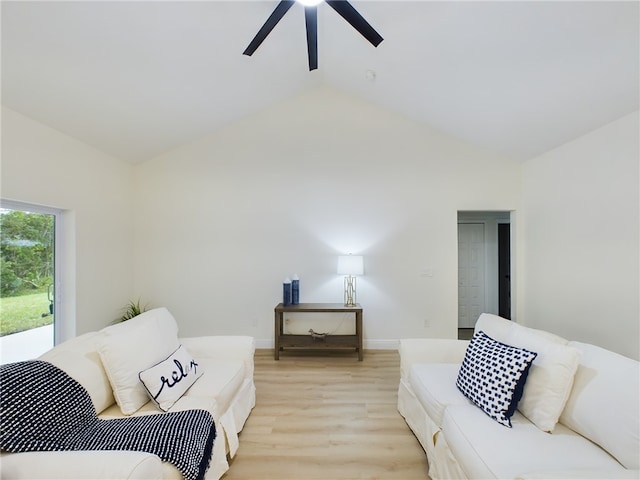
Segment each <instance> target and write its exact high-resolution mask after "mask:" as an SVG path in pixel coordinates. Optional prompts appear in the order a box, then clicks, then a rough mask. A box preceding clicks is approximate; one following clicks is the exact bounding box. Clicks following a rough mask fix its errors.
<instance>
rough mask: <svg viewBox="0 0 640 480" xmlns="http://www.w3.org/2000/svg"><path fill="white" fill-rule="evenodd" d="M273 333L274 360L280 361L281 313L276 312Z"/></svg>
mask: <svg viewBox="0 0 640 480" xmlns="http://www.w3.org/2000/svg"><path fill="white" fill-rule="evenodd" d="M274 320H275V321H274V324H275V332H274V336H273V339H274V347H275V348H274V349H273V352H274V358H275V359H276V360H280V335H281V334H282V312H276V315H275V319H274Z"/></svg>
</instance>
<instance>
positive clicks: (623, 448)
mask: <svg viewBox="0 0 640 480" xmlns="http://www.w3.org/2000/svg"><path fill="white" fill-rule="evenodd" d="M479 331H483V332H484V333H485V334H486V335H488V336H489V337H491V338H493V339H495V340H497V341H499V342H502V343H504V344H507V345H512V346H515V347H520V348H524V349H528V350H530V351H533V352H536V353H537V357H536V358H535V360H534V361H533V363H532V365H531V367H530V369H529V372H528V377H526V381H525V384H524V393H523V396H522V399H521V400H520V402H519V403H518V410H517V411H516V412H515V414H514V415H513V417H511V423H512V428H508V427H507V426H504V425H501V424H499V423H498V422H497V421H495V420H493V419H492V418H490V416H489V415H487V414H485V412H484V411H483V410H481V409H480V408H478V407H477V406H476V405H475V404H474V403H472V401H471V400H469V399H468V398H467V397H466V396H465V395H463V394H462V393H461V391H460V390H459V389H458V388H457V386H456V380H457V378H458V373H459V370H460V368H461V363H462V362H463V360H465V354H466V352H467V346H468V345H469V342H468V341H462V340H444V339H406V340H401V341H400V347H399V351H400V359H401V380H400V386H399V390H398V410H399V411H400V413H401V414H402V416H403V417H404V418H405V420H406V422H407V424H408V425H409V427H410V428H411V429H412V430H413V432H414V434H415V435H416V437H417V438H418V440H419V441H420V443H421V445H422V447H423V448H424V450H425V452H426V454H427V458H428V461H429V476H430V477H431V478H432V479H433V480H440V479H450V478H456V479H457V478H461V479H489V478H500V479H502V478H504V479H533V478H536V479H540V478H545V479H565V478H566V479H588V478H589V479H616V478H635V479H637V478H639V477H640V470H639V469H640V441H639V430H640V426H639V410H640V399H639V391H640V367H639V363H638V362H637V361H635V360H632V359H629V358H626V357H623V356H621V355H618V354H616V353H614V352H611V351H608V350H605V349H602V348H600V347H597V346H594V345H589V344H584V343H579V342H569V341H567V340H565V339H563V338H561V337H558V336H556V335H553V334H551V333H548V332H544V331H541V330H534V329H530V328H526V327H523V326H521V325H518V324H516V323H515V322H511V321H508V320H505V319H503V318H500V317H497V316H495V315H489V314H482V315H481V316H480V318H479V319H478V322H477V324H476V327H475V332H476V334H478V332H479Z"/></svg>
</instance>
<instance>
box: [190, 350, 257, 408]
mask: <svg viewBox="0 0 640 480" xmlns="http://www.w3.org/2000/svg"><path fill="white" fill-rule="evenodd" d="M199 362H200V364H201V365H202V369H203V372H204V373H203V374H202V377H200V379H199V380H198V381H197V382H196V383H195V384H194V385H193V386H192V387H191V388H190V389H189V390H188V391H187V393H186V395H185V396H188V397H191V396H197V397H198V396H200V397H212V398H215V399H216V402H217V404H218V408H219V410H220V414H221V415H222V414H223V413H224V412H226V411H227V409H228V408H229V407H230V406H231V403H232V401H233V399H234V397H235V396H236V394H237V393H238V391H239V390H240V388H241V387H242V384H243V382H244V379H245V365H244V362H243V361H242V360H226V361H221V360H213V359H210V358H200V359H199Z"/></svg>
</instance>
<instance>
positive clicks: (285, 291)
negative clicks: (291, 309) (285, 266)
mask: <svg viewBox="0 0 640 480" xmlns="http://www.w3.org/2000/svg"><path fill="white" fill-rule="evenodd" d="M282 304H283V305H284V306H285V307H286V306H287V305H291V280H290V279H289V278H285V279H284V283H283V284H282Z"/></svg>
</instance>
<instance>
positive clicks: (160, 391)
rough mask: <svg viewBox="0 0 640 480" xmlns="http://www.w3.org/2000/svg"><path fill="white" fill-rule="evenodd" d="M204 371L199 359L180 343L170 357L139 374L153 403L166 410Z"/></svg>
mask: <svg viewBox="0 0 640 480" xmlns="http://www.w3.org/2000/svg"><path fill="white" fill-rule="evenodd" d="M202 373H203V370H202V367H201V366H200V364H199V363H198V362H197V360H196V359H195V358H193V355H191V354H190V353H189V352H188V351H187V349H186V348H184V346H183V345H180V347H179V348H178V349H177V350H176V351H175V352H173V353H172V354H171V355H170V356H169V358H167V359H166V360H163V361H162V362H160V363H158V364H157V365H154V366H153V367H151V368H148V369H146V370H144V371H142V372H140V374H139V375H138V376H139V377H140V381H141V382H142V384H143V385H144V388H145V389H146V390H147V393H148V394H149V397H150V398H151V400H153V403H155V404H156V405H157V406H158V408H159V409H160V410H162V411H164V412H166V411H168V410H169V409H170V408H171V407H172V406H173V404H174V403H176V402H177V401H178V400H180V397H182V395H184V393H185V392H186V391H187V390H188V389H189V387H191V385H193V384H194V383H195V381H196V380H197V379H198V378H200V376H201V375H202Z"/></svg>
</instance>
